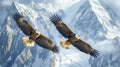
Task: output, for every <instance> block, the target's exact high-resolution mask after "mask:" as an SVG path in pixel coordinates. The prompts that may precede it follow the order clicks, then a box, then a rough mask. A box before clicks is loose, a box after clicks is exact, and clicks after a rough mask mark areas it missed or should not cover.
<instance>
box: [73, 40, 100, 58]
mask: <svg viewBox="0 0 120 67" xmlns="http://www.w3.org/2000/svg"><path fill="white" fill-rule="evenodd" d="M72 44H73V46H74V47H76V48H77V49H79V50H80V51H82V52H84V53H87V54H90V55H91V56H94V57H97V56H99V52H98V51H97V50H95V49H93V48H92V47H91V46H90V45H89V44H87V43H86V42H84V41H82V40H80V39H79V40H77V41H75V42H73V43H72Z"/></svg>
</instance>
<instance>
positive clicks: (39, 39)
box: [13, 14, 59, 53]
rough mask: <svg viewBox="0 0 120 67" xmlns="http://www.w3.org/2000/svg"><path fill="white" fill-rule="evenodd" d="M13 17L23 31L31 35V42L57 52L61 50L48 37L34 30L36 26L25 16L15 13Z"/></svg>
mask: <svg viewBox="0 0 120 67" xmlns="http://www.w3.org/2000/svg"><path fill="white" fill-rule="evenodd" d="M13 19H14V20H15V21H16V23H17V25H18V26H19V28H20V29H21V30H22V32H23V33H24V34H25V35H27V36H29V42H33V41H35V43H36V44H38V45H39V46H40V47H43V48H46V49H49V50H51V51H53V52H55V53H58V52H59V49H58V47H57V46H56V45H54V44H53V43H52V41H51V40H50V39H48V38H47V37H45V36H43V35H42V34H39V33H37V32H36V30H34V28H33V27H32V26H31V25H30V24H29V23H28V22H27V21H26V20H25V19H24V18H23V16H21V15H20V14H14V15H13ZM23 42H26V40H24V39H23Z"/></svg>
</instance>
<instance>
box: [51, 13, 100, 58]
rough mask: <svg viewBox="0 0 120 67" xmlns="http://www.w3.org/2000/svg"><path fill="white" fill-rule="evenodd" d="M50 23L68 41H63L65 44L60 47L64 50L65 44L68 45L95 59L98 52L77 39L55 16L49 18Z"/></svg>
mask: <svg viewBox="0 0 120 67" xmlns="http://www.w3.org/2000/svg"><path fill="white" fill-rule="evenodd" d="M50 21H51V22H52V23H53V24H54V25H55V26H56V29H57V30H58V31H59V32H60V33H61V34H62V35H63V36H64V37H65V38H67V39H68V40H67V41H65V43H64V44H63V45H62V46H63V47H64V45H65V48H68V47H66V44H67V45H68V46H69V45H70V43H71V44H72V45H73V46H74V47H76V48H77V49H79V50H80V51H82V52H84V53H87V54H90V55H91V56H94V57H97V56H98V55H99V52H98V51H97V50H95V49H93V48H92V47H91V46H90V45H89V44H88V43H86V42H85V41H83V40H81V39H78V38H77V37H76V36H75V34H74V33H73V32H72V31H71V30H70V28H69V27H68V26H67V25H66V24H65V23H63V21H62V19H61V18H60V17H59V16H58V15H57V14H55V15H52V16H50Z"/></svg>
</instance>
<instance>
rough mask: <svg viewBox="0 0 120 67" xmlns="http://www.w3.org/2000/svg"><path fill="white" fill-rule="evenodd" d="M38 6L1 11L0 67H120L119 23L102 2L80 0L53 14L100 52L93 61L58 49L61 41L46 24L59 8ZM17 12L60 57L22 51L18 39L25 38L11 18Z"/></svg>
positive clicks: (40, 51)
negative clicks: (47, 40) (48, 42)
mask: <svg viewBox="0 0 120 67" xmlns="http://www.w3.org/2000/svg"><path fill="white" fill-rule="evenodd" d="M70 1H71V2H72V0H70ZM76 1H77V0H76ZM1 2H2V1H1ZM10 2H12V1H10ZM20 2H21V3H24V4H20ZM37 2H38V1H37V0H35V1H29V2H26V1H22V0H21V1H18V2H14V3H12V5H9V6H1V7H0V8H1V9H2V8H4V9H3V10H2V11H1V12H0V21H1V23H0V38H1V39H0V45H1V46H0V66H1V67H119V62H120V61H119V60H118V59H119V57H120V54H119V51H120V49H119V48H120V43H119V42H120V38H119V34H118V33H119V22H118V21H117V22H114V21H115V20H118V18H119V17H118V16H116V15H117V14H116V15H115V14H113V13H116V12H115V11H114V10H113V9H112V8H109V9H108V8H107V6H106V4H105V3H103V2H102V1H98V0H81V1H79V2H77V3H75V4H73V5H71V6H70V7H67V8H66V7H64V6H65V5H64V6H63V3H62V4H61V7H62V8H63V7H64V9H63V10H62V9H60V10H59V11H57V12H56V13H58V14H59V15H60V16H61V17H62V19H63V21H64V22H65V23H66V24H67V25H68V26H69V27H70V28H71V30H72V31H73V32H74V33H76V34H78V35H80V38H81V39H82V40H84V41H86V42H87V43H89V44H90V45H91V46H92V47H94V48H95V49H97V50H99V51H100V53H101V55H100V57H98V58H96V59H94V58H92V57H90V56H89V55H87V54H85V53H82V52H80V51H78V50H77V49H76V48H74V47H71V49H69V50H66V49H63V48H61V46H60V43H59V42H60V41H61V40H63V39H64V37H63V36H61V34H60V33H59V32H58V31H57V30H56V29H55V26H54V25H53V24H52V23H51V22H50V21H49V15H50V14H52V12H53V13H54V11H56V10H57V9H59V8H57V7H60V6H57V7H56V8H55V7H54V6H55V5H56V4H54V5H52V6H53V8H55V10H53V9H51V8H49V5H44V4H47V3H46V2H45V3H44V4H41V3H37ZM41 2H42V1H41ZM50 2H52V1H50ZM59 2H60V1H59ZM61 2H62V1H61ZM73 2H74V1H73ZM26 3H27V4H26ZM53 3H56V2H55V1H54V2H53ZM64 4H65V3H64ZM44 6H45V7H44ZM52 10H53V11H52ZM50 11H52V12H50ZM16 12H19V13H21V14H22V15H24V17H25V19H26V20H28V21H29V22H30V24H31V25H32V26H33V27H34V28H35V29H37V30H40V32H41V34H44V35H45V36H47V37H49V38H50V39H51V40H52V41H53V42H54V43H55V44H56V45H57V46H59V48H60V53H59V54H53V53H52V52H50V51H48V50H46V49H43V48H41V47H38V46H37V45H35V46H34V47H32V48H29V47H25V46H24V45H23V43H22V42H21V38H22V37H24V36H25V35H24V34H23V33H22V32H21V31H20V29H19V28H18V26H17V25H16V23H15V21H13V19H12V18H11V14H13V13H16ZM111 35H112V36H111ZM106 48H107V49H106Z"/></svg>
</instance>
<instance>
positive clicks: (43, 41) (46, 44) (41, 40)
mask: <svg viewBox="0 0 120 67" xmlns="http://www.w3.org/2000/svg"><path fill="white" fill-rule="evenodd" d="M35 42H36V43H37V44H38V45H39V46H40V47H43V48H46V49H49V50H51V51H53V52H55V53H59V49H58V47H57V46H56V45H54V44H53V43H52V41H51V40H49V39H48V38H46V37H45V36H43V35H42V34H41V35H40V36H39V37H38V38H36V40H35Z"/></svg>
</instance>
